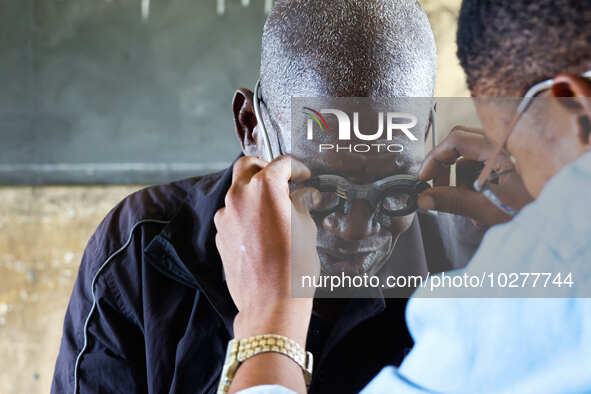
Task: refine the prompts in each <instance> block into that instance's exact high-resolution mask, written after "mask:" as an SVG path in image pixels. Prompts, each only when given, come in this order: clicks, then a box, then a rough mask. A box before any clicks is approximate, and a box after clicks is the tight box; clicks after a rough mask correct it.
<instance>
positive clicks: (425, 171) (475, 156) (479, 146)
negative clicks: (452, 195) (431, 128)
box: [419, 129, 494, 186]
mask: <svg viewBox="0 0 591 394" xmlns="http://www.w3.org/2000/svg"><path fill="white" fill-rule="evenodd" d="M493 151H494V146H493V145H492V144H491V143H490V142H489V141H488V140H487V139H486V138H485V137H483V136H482V135H480V134H477V133H474V132H469V131H465V130H460V129H454V130H452V133H450V134H449V135H448V136H447V137H446V138H445V139H444V140H443V141H441V143H440V144H439V145H437V146H436V147H435V148H433V150H432V151H431V152H429V154H427V157H426V158H425V160H424V161H423V164H422V166H421V169H420V170H419V179H421V180H425V181H426V180H430V179H433V180H434V185H435V186H443V185H449V167H450V166H451V165H452V164H454V163H455V162H456V160H457V159H458V158H459V157H464V158H466V159H469V160H475V161H480V162H484V161H486V160H487V159H488V158H489V157H490V155H491V154H492V153H493Z"/></svg>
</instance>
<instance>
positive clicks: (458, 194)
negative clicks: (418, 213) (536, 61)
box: [418, 127, 532, 226]
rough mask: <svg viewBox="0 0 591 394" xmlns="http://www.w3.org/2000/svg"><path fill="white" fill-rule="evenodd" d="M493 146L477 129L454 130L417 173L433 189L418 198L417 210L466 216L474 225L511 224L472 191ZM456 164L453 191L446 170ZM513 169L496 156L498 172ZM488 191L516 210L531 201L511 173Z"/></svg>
mask: <svg viewBox="0 0 591 394" xmlns="http://www.w3.org/2000/svg"><path fill="white" fill-rule="evenodd" d="M494 148H495V147H494V145H493V144H492V143H491V142H490V141H489V140H488V139H486V137H485V136H484V135H483V133H482V132H481V131H479V130H477V129H472V128H468V127H456V128H454V130H452V132H451V133H450V134H449V135H448V136H447V137H446V138H445V139H444V140H443V141H441V143H440V144H439V145H438V146H437V147H435V148H434V149H433V150H432V151H431V152H429V154H428V155H427V157H426V158H425V161H424V162H423V165H422V166H421V169H420V170H419V178H420V179H421V180H425V181H427V180H431V179H433V186H434V187H433V188H432V189H429V190H426V191H425V192H423V193H422V194H421V196H420V197H419V201H418V204H419V208H421V209H426V210H436V211H443V212H449V213H453V214H457V215H462V216H466V217H468V218H470V219H472V220H473V221H474V222H475V223H476V224H477V225H486V226H492V225H495V224H498V223H503V222H507V221H509V220H511V216H509V215H507V214H506V213H504V212H503V211H501V210H500V209H498V208H497V207H496V206H495V205H494V204H492V203H491V202H490V201H489V200H488V199H487V198H486V197H485V196H484V195H483V194H482V193H479V192H476V191H474V190H473V189H472V183H473V182H474V180H475V179H476V178H477V177H478V175H479V172H480V170H482V167H483V163H484V162H485V161H487V160H488V159H489V158H490V156H491V155H492V154H493V151H494ZM452 164H456V175H457V177H456V184H457V187H452V186H450V166H451V165H452ZM512 166H513V165H512V163H511V162H510V159H509V158H508V157H506V156H502V155H500V156H499V159H498V164H497V168H499V169H500V170H501V171H502V170H505V169H508V168H511V167H512ZM490 187H491V189H492V191H493V192H494V193H495V194H496V195H497V196H498V197H499V198H500V199H501V200H502V201H503V202H504V203H505V204H507V205H509V206H511V207H512V208H514V209H516V210H520V209H521V208H523V207H524V206H525V205H526V204H528V203H529V202H531V201H532V198H531V196H530V195H529V193H528V192H527V190H526V189H525V186H524V185H523V182H522V180H521V177H520V176H519V174H517V173H516V172H515V171H513V172H510V173H508V174H506V175H503V176H501V177H500V178H499V182H498V184H491V185H490Z"/></svg>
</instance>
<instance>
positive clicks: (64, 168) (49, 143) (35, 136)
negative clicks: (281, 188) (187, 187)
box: [0, 0, 266, 184]
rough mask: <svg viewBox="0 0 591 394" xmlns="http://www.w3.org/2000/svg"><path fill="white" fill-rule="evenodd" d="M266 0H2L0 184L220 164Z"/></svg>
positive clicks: (254, 63)
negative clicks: (145, 11)
mask: <svg viewBox="0 0 591 394" xmlns="http://www.w3.org/2000/svg"><path fill="white" fill-rule="evenodd" d="M143 1H144V4H146V3H147V1H146V0H143ZM218 1H219V0H218ZM264 3H265V1H264V0H258V1H257V0H251V2H250V5H249V6H247V7H243V5H242V4H241V1H240V0H226V1H225V12H224V13H223V14H222V15H219V14H218V11H217V6H218V4H217V3H216V1H215V0H151V2H150V10H149V11H150V12H149V17H148V18H147V19H145V18H143V17H142V12H141V10H142V7H141V6H142V0H107V1H105V0H0V184H56V183H57V184H78V183H79V184H94V183H142V184H145V183H159V182H165V181H168V180H173V179H178V178H182V177H185V176H191V175H194V174H198V173H206V172H211V171H215V170H218V169H221V168H223V167H224V166H226V165H227V164H228V163H230V162H231V161H232V159H233V158H234V157H236V155H237V154H238V153H239V149H238V145H237V142H236V138H235V137H234V131H233V122H232V118H231V105H230V104H231V99H232V95H233V92H234V90H235V89H236V88H238V87H248V88H250V89H252V88H253V86H254V83H255V82H256V76H257V72H258V67H259V48H260V37H261V32H262V27H263V23H264V20H265V16H266V15H265V10H264Z"/></svg>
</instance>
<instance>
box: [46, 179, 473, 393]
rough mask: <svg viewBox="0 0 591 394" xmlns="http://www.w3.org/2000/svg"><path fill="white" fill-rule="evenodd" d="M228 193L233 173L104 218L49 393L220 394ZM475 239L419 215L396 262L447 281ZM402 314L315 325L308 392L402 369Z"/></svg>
mask: <svg viewBox="0 0 591 394" xmlns="http://www.w3.org/2000/svg"><path fill="white" fill-rule="evenodd" d="M230 183H231V169H228V170H226V171H224V172H221V173H218V174H212V175H207V176H204V177H196V178H191V179H187V180H183V181H179V182H175V183H171V184H168V185H162V186H155V187H151V188H148V189H144V190H142V191H139V192H137V193H134V194H132V195H131V196H129V197H127V198H126V199H124V200H123V201H122V202H121V203H120V204H119V205H117V206H116V207H115V208H114V209H113V210H112V211H111V212H110V213H109V214H108V215H107V217H106V218H105V219H104V221H103V222H102V223H101V224H100V225H99V227H98V229H97V231H96V233H95V234H94V235H93V236H92V238H91V239H90V241H89V242H88V245H87V247H86V250H85V252H84V256H83V259H82V263H81V265H80V269H79V273H78V278H77V280H76V283H75V286H74V290H73V293H72V296H71V299H70V303H69V306H68V310H67V312H66V317H65V321H64V331H63V338H62V342H61V347H60V351H59V355H58V358H57V361H56V366H55V373H54V378H53V384H52V389H51V392H52V393H75V392H78V393H214V392H215V390H216V387H217V383H218V380H219V378H220V373H221V369H222V364H223V361H224V355H225V349H226V344H227V341H228V340H229V339H231V338H232V322H233V318H234V316H235V314H236V312H237V310H236V307H235V306H234V304H233V302H232V299H231V297H230V294H229V292H228V289H227V287H226V285H225V282H224V277H223V272H222V264H221V260H220V257H219V255H218V252H217V249H216V247H215V242H214V235H215V228H214V225H213V215H214V213H215V212H216V211H217V210H218V209H219V208H220V207H221V206H222V205H223V200H224V197H225V194H226V192H227V190H228V188H229V186H230ZM446 218H447V219H446ZM450 218H451V219H450ZM443 219H446V220H443ZM458 234H459V235H460V236H458ZM480 238H481V234H480V233H478V232H474V228H473V227H472V226H471V225H470V224H469V223H467V222H466V221H465V220H462V219H459V218H455V217H448V216H441V215H437V216H433V215H428V214H425V213H421V214H419V215H418V218H417V219H415V222H414V223H413V225H412V226H411V229H410V230H409V231H407V232H406V233H405V234H403V235H402V236H401V237H400V239H399V241H398V245H397V247H396V249H395V253H398V254H399V256H398V257H399V258H406V259H409V258H410V259H416V260H421V261H424V262H426V263H427V264H428V265H429V269H430V270H431V271H432V272H433V271H441V270H444V269H449V268H454V267H459V266H463V265H464V264H466V263H467V261H468V260H469V258H470V257H471V256H472V254H473V253H474V251H475V249H476V248H477V246H478V244H479V242H480ZM427 240H428V243H429V247H425V244H426V243H427ZM444 245H445V247H444ZM405 305H406V300H405V299H383V298H382V299H380V298H378V299H354V300H350V301H349V302H348V304H347V305H346V307H345V309H344V312H343V314H342V316H341V317H340V318H339V319H338V320H337V322H336V323H335V324H334V325H331V326H329V325H327V324H325V323H324V322H323V321H322V320H321V319H320V318H318V317H317V316H316V315H313V316H312V321H311V325H310V330H309V335H308V350H310V351H312V353H313V354H314V357H315V366H314V367H315V368H314V375H313V380H312V385H311V388H310V392H311V393H354V392H357V391H359V390H360V389H361V388H362V387H363V386H364V385H365V384H366V383H368V382H369V380H370V379H371V378H372V377H373V376H374V375H375V374H376V373H377V372H379V370H380V369H381V368H382V367H383V366H385V365H388V364H394V365H398V364H399V363H400V362H401V360H402V358H403V357H404V355H405V354H406V353H407V352H408V351H409V349H410V348H411V347H412V344H413V342H412V339H411V338H410V336H409V334H408V332H407V329H406V324H405V321H404V309H405ZM426 367H428V366H426Z"/></svg>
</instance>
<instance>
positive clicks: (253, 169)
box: [232, 156, 267, 183]
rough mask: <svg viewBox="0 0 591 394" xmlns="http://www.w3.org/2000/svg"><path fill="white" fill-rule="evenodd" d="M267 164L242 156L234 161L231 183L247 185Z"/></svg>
mask: <svg viewBox="0 0 591 394" xmlns="http://www.w3.org/2000/svg"><path fill="white" fill-rule="evenodd" d="M266 165H267V162H266V161H264V160H262V159H259V158H258V157H255V156H244V157H241V158H240V159H238V160H236V163H234V168H233V170H232V183H236V182H239V183H248V182H249V181H250V179H251V178H252V177H253V176H254V174H256V173H257V172H259V171H260V170H261V169H263V168H265V166H266Z"/></svg>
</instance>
